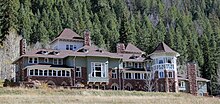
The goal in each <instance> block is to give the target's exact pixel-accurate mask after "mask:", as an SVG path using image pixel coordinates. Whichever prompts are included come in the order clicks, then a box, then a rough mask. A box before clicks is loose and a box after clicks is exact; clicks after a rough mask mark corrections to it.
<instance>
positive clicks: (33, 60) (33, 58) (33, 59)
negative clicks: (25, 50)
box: [28, 57, 39, 64]
mask: <svg viewBox="0 0 220 104" xmlns="http://www.w3.org/2000/svg"><path fill="white" fill-rule="evenodd" d="M35 59H37V60H36V61H37V62H36V63H35ZM30 60H31V61H30ZM38 63H39V58H38V57H28V64H38Z"/></svg>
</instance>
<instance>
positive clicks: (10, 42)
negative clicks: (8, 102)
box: [1, 29, 21, 79]
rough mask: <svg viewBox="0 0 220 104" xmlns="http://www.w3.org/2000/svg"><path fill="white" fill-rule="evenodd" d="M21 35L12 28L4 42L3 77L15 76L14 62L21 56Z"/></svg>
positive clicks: (2, 56)
mask: <svg viewBox="0 0 220 104" xmlns="http://www.w3.org/2000/svg"><path fill="white" fill-rule="evenodd" d="M20 39H21V37H20V36H18V34H17V32H16V30H14V29H11V30H10V32H9V34H8V35H7V36H6V39H5V41H4V42H3V54H1V62H2V63H1V72H2V73H1V74H2V75H3V76H2V77H3V79H12V78H14V77H15V66H14V65H12V62H13V61H14V60H15V59H16V58H18V57H19V42H20Z"/></svg>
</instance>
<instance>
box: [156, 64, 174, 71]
mask: <svg viewBox="0 0 220 104" xmlns="http://www.w3.org/2000/svg"><path fill="white" fill-rule="evenodd" d="M153 69H154V70H156V69H157V70H164V69H167V70H173V69H174V64H169V63H166V64H156V65H153Z"/></svg>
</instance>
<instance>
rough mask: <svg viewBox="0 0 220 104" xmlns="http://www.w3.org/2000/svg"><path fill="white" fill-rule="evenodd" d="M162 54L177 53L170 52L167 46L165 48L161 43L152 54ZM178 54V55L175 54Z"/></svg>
mask: <svg viewBox="0 0 220 104" xmlns="http://www.w3.org/2000/svg"><path fill="white" fill-rule="evenodd" d="M162 52H168V53H177V52H176V51H174V50H172V49H171V48H170V47H169V46H167V45H166V44H165V43H164V42H161V43H160V44H159V45H158V46H157V47H156V48H155V49H154V52H153V53H162ZM153 53H152V54H153ZM177 54H178V53H177Z"/></svg>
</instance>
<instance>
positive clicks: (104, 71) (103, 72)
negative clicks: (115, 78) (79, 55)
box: [91, 62, 108, 78]
mask: <svg viewBox="0 0 220 104" xmlns="http://www.w3.org/2000/svg"><path fill="white" fill-rule="evenodd" d="M98 64H100V66H99V65H98ZM106 64H107V63H103V62H91V69H92V70H91V71H92V73H91V77H97V78H105V77H107V65H108V64H107V65H106ZM98 67H100V71H99V70H97V69H96V68H98ZM99 72H100V74H101V76H97V75H96V74H97V73H99Z"/></svg>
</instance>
